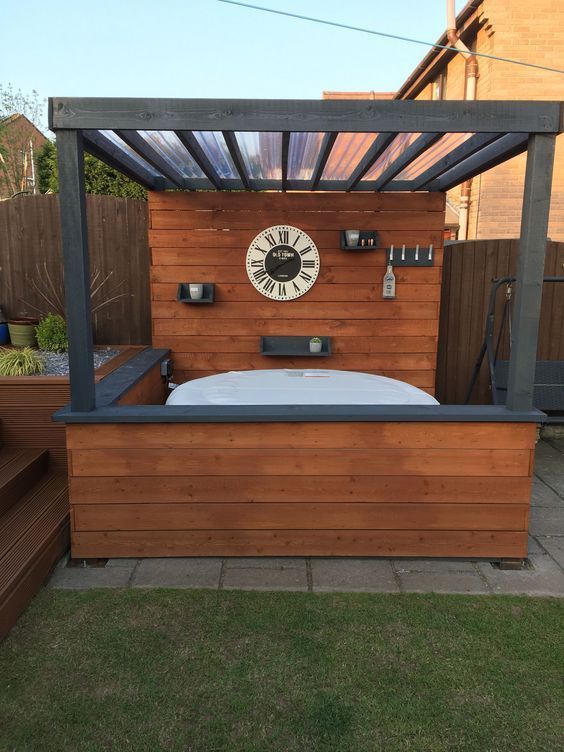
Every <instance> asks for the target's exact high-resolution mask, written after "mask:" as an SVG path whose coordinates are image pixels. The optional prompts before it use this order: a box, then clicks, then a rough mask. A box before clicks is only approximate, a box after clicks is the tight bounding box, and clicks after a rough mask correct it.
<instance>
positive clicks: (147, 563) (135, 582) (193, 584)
mask: <svg viewBox="0 0 564 752" xmlns="http://www.w3.org/2000/svg"><path fill="white" fill-rule="evenodd" d="M221 562H222V560H221V559H215V558H210V559H207V558H171V559H142V560H141V562H140V564H139V566H138V567H137V569H136V570H135V575H134V577H133V579H132V582H131V584H132V586H133V587H140V588H150V587H163V588H217V587H219V576H220V573H221Z"/></svg>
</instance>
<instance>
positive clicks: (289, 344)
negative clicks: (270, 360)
mask: <svg viewBox="0 0 564 752" xmlns="http://www.w3.org/2000/svg"><path fill="white" fill-rule="evenodd" d="M314 336H315V335H312V337H314ZM310 339H311V337H261V338H260V351H261V353H262V355H272V356H286V357H300V358H302V357H303V358H326V357H327V356H328V355H331V338H330V337H320V338H319V339H320V340H321V352H318V353H312V352H310V351H309V341H310Z"/></svg>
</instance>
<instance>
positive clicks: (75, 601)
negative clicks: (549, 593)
mask: <svg viewBox="0 0 564 752" xmlns="http://www.w3.org/2000/svg"><path fill="white" fill-rule="evenodd" d="M563 613H564V606H563V604H562V603H561V602H558V601H554V600H549V599H530V598H508V597H503V598H495V597H483V596H479V597H463V596H431V595H421V596H418V595H360V594H347V595H318V594H306V593H276V594H275V593H272V594H271V593H245V592H214V591H189V590H160V591H159V590H148V591H142V590H126V591H90V592H84V593H78V592H63V591H52V590H46V591H43V592H42V593H41V594H40V595H39V596H38V597H37V598H36V599H35V601H34V603H33V604H32V606H31V608H30V609H29V610H28V612H27V613H26V614H25V616H24V617H23V619H22V620H21V621H20V623H19V625H18V626H17V627H16V628H15V629H14V631H13V632H12V634H11V635H10V637H9V638H8V639H7V640H6V641H5V642H4V643H3V644H2V645H1V646H0V750H1V751H2V752H28V751H29V752H51V750H52V751H53V752H55V750H56V752H63V751H64V752H70V751H72V752H75V751H76V752H86V751H88V752H90V751H92V752H101V751H102V750H115V751H116V752H126V751H127V750H133V752H142V751H143V752H144V751H145V750H146V751H147V752H159V751H160V750H166V751H167V752H169V751H174V752H177V751H178V752H215V751H218V752H219V751H221V752H259V751H260V752H294V751H298V750H299V752H310V751H312V752H313V751H315V750H327V751H328V752H329V751H331V752H353V751H354V752H357V751H358V752H361V751H362V752H373V751H374V752H375V751H376V750H382V751H385V752H402V751H403V750H410V751H411V750H420V751H421V752H438V751H439V750H440V751H444V752H458V750H468V751H470V750H471V751H472V752H494V750H495V751H497V750H499V752H520V751H521V750H523V752H525V751H527V752H533V751H536V750H539V752H540V751H541V750H542V752H549V751H550V750H560V749H562V746H561V744H562V732H563V728H562V725H561V718H562V710H563V699H564V697H563V688H562V678H563V677H562V670H563V667H564V649H563ZM559 724H560V726H559Z"/></svg>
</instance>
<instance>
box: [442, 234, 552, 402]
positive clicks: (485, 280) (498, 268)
mask: <svg viewBox="0 0 564 752" xmlns="http://www.w3.org/2000/svg"><path fill="white" fill-rule="evenodd" d="M517 246H518V241H517V240H476V241H465V242H454V243H447V244H446V245H445V249H444V266H443V283H442V294H441V313H440V322H439V348H438V357H437V399H438V400H439V401H440V402H441V403H445V404H461V403H462V402H463V401H464V397H465V395H466V390H467V388H468V384H469V381H470V377H471V375H472V369H473V367H474V363H475V361H476V358H477V357H478V354H479V351H480V346H481V344H482V341H483V337H484V329H485V321H486V313H487V307H488V299H489V294H490V288H491V285H490V282H491V280H492V279H493V278H494V277H505V276H512V275H514V274H515V269H516V262H517ZM544 274H545V276H547V277H548V276H564V243H556V242H549V243H548V244H547V250H546V263H545V269H544ZM504 300H505V287H501V288H500V289H499V291H498V296H497V307H496V336H497V332H498V330H499V325H500V322H501V316H502V309H503V304H504ZM511 310H512V309H511ZM563 323H564V283H551V282H547V283H545V285H544V288H543V298H542V310H541V320H540V329H539V347H538V351H537V358H538V359H539V360H564V326H563ZM508 342H509V333H508V329H507V326H506V328H505V331H504V336H503V338H502V347H501V349H500V357H502V358H507V357H508V355H509V347H508ZM471 401H472V403H474V404H476V403H482V404H489V403H490V402H491V397H490V391H489V380H488V372H487V365H486V362H485V360H484V363H483V365H482V369H481V371H480V377H479V380H478V383H477V384H476V387H475V389H474V393H473V396H472V400H471Z"/></svg>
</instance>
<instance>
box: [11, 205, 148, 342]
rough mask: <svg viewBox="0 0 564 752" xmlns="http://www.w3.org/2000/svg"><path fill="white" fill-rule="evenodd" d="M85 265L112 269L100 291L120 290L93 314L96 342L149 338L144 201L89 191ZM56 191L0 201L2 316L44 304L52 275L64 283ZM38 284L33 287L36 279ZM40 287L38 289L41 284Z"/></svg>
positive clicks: (30, 310)
mask: <svg viewBox="0 0 564 752" xmlns="http://www.w3.org/2000/svg"><path fill="white" fill-rule="evenodd" d="M86 206H87V213H88V239H89V244H90V266H91V270H92V272H93V273H94V272H95V271H98V272H99V276H98V279H99V280H101V279H103V278H104V277H105V276H106V275H107V274H109V273H110V272H111V277H110V279H109V280H108V282H107V283H106V285H104V295H102V296H100V295H99V296H98V298H97V300H98V302H100V301H101V300H103V299H104V297H113V296H114V295H117V294H120V293H125V295H124V296H123V297H120V298H119V299H118V300H116V301H114V302H113V303H111V304H110V305H108V306H106V307H104V308H103V309H101V310H100V311H98V312H96V313H95V314H94V316H93V325H94V340H95V342H96V343H97V344H136V345H142V344H150V342H151V314H150V292H149V247H148V241H147V204H146V202H145V201H136V200H133V199H125V198H116V197H114V196H87V200H86ZM62 266H63V265H62V255H61V239H60V220H59V197H58V196H56V195H41V196H21V197H19V198H16V199H11V200H8V201H2V202H0V305H2V306H3V308H4V312H5V313H6V315H7V316H17V315H24V314H26V315H29V316H33V315H36V314H37V311H36V310H35V309H36V308H38V309H40V310H45V308H46V306H45V301H44V300H42V296H41V293H44V294H46V295H47V296H48V297H49V298H52V297H53V295H52V291H50V290H49V283H48V281H47V275H46V274H45V272H44V270H45V268H47V270H48V274H49V277H50V278H51V279H52V280H53V283H54V286H55V288H56V290H57V292H58V293H60V294H62V289H63V268H62ZM34 282H35V284H36V285H37V287H38V288H39V290H37V289H35V287H34V285H33V283H34ZM40 291H41V292H40Z"/></svg>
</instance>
